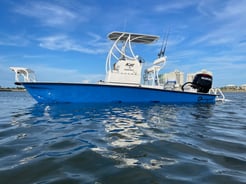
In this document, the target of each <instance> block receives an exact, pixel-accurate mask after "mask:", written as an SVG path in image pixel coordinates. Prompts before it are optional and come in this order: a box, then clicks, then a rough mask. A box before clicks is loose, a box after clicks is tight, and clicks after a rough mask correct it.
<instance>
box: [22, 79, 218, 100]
mask: <svg viewBox="0 0 246 184" xmlns="http://www.w3.org/2000/svg"><path fill="white" fill-rule="evenodd" d="M18 84H19V85H23V86H24V87H25V88H26V90H27V91H28V92H29V94H30V95H31V96H32V97H33V98H34V99H35V100H36V101H37V102H39V103H112V102H126V103H139V102H140V103H142V102H144V103H147V102H160V103H167V104H177V103H215V98H216V95H212V94H204V93H191V92H183V91H170V90H162V89H150V88H144V87H132V86H118V85H101V84H80V83H47V82H22V83H18Z"/></svg>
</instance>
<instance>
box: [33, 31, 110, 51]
mask: <svg viewBox="0 0 246 184" xmlns="http://www.w3.org/2000/svg"><path fill="white" fill-rule="evenodd" d="M93 36H94V38H93V39H92V41H90V42H84V43H83V44H81V43H78V42H77V41H75V40H73V39H71V38H69V37H68V36H66V35H53V36H48V37H43V38H39V39H38V41H40V44H39V46H40V47H43V48H46V49H50V50H62V51H77V52H81V53H87V54H99V53H105V52H107V51H108V46H109V44H108V43H105V42H103V41H101V39H100V37H99V36H95V34H94V35H93ZM95 38H96V39H95Z"/></svg>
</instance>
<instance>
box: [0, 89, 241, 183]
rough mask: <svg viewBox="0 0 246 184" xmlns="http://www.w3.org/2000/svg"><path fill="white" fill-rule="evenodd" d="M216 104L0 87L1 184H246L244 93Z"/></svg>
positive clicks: (227, 95) (232, 95)
mask: <svg viewBox="0 0 246 184" xmlns="http://www.w3.org/2000/svg"><path fill="white" fill-rule="evenodd" d="M226 97H227V99H230V101H227V102H224V103H217V104H215V105H163V104H104V105H102V104H101V105H98V104H89V105H88V104H87V105H83V104H56V105H49V106H48V105H41V104H37V103H35V101H34V100H32V98H31V97H30V96H29V95H28V94H27V93H25V92H0V183H1V184H2V183H3V184H5V183H11V184H14V183H23V184H28V183H35V184H46V183H59V184H61V183H64V184H67V183H69V184H70V183H92V184H110V183H113V184H121V183H127V184H130V183H141V184H144V183H147V184H158V183H182V184H183V183H196V184H197V183H216V184H217V183H246V110H245V109H246V93H226Z"/></svg>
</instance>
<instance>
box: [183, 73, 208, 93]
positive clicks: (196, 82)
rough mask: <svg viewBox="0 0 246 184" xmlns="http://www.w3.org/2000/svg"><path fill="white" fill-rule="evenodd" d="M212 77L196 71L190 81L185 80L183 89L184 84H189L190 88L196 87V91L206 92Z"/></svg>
mask: <svg viewBox="0 0 246 184" xmlns="http://www.w3.org/2000/svg"><path fill="white" fill-rule="evenodd" d="M212 82H213V77H212V76H211V75H209V74H207V73H198V74H196V75H195V77H194V79H193V81H192V82H186V83H184V84H183V86H182V90H183V91H184V86H185V85H187V84H190V85H191V87H192V88H194V89H197V92H200V93H208V92H209V90H210V89H211V87H212Z"/></svg>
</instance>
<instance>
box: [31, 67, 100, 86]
mask: <svg viewBox="0 0 246 184" xmlns="http://www.w3.org/2000/svg"><path fill="white" fill-rule="evenodd" d="M31 68H32V69H33V70H34V71H35V74H36V77H37V80H38V81H54V82H85V83H95V82H97V81H99V80H104V75H103V74H93V73H90V74H81V73H80V72H79V71H78V70H76V69H64V68H57V67H49V66H44V65H33V66H32V67H31ZM64 76H66V77H64Z"/></svg>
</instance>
